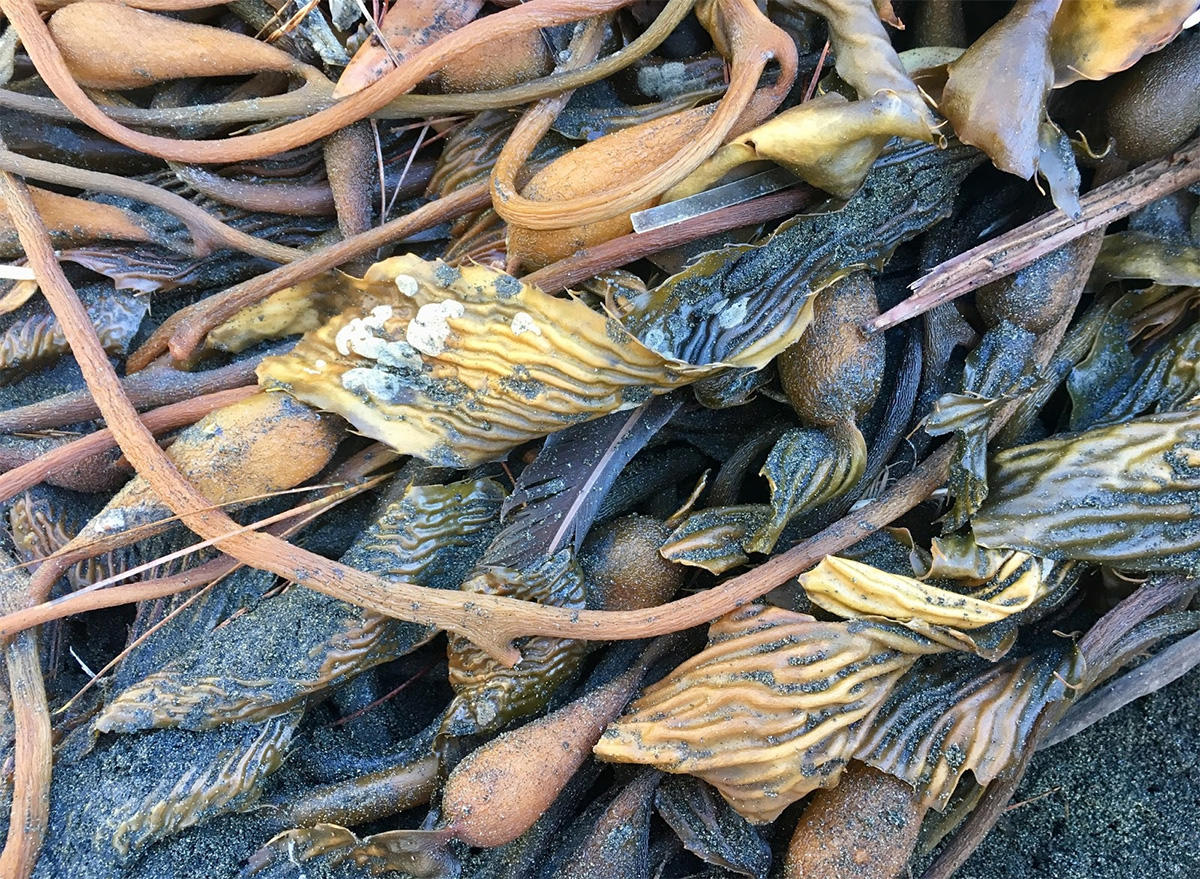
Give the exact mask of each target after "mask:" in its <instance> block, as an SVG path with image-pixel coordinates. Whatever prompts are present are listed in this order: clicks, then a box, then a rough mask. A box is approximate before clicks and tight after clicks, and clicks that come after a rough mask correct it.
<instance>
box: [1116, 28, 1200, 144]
mask: <svg viewBox="0 0 1200 879" xmlns="http://www.w3.org/2000/svg"><path fill="white" fill-rule="evenodd" d="M1105 122H1106V126H1107V130H1108V133H1109V135H1111V136H1112V137H1113V139H1115V140H1116V144H1117V147H1116V149H1117V154H1118V155H1119V156H1121V158H1123V159H1127V160H1128V161H1130V162H1147V161H1149V160H1151V159H1156V158H1158V157H1159V156H1163V155H1166V154H1167V153H1169V152H1171V151H1172V150H1174V149H1175V148H1177V147H1178V146H1180V145H1181V144H1182V143H1183V142H1184V141H1186V140H1187V139H1188V137H1189V136H1190V135H1191V134H1192V132H1194V131H1195V130H1196V129H1197V128H1198V127H1200V34H1184V35H1182V36H1180V37H1179V38H1178V39H1176V40H1175V42H1173V43H1172V44H1171V45H1169V46H1167V47H1166V48H1165V49H1163V50H1162V51H1161V52H1155V53H1154V54H1153V55H1148V56H1147V57H1146V58H1144V59H1142V61H1140V62H1139V63H1138V64H1137V66H1136V67H1134V68H1132V69H1130V70H1127V71H1125V72H1124V73H1120V74H1118V75H1117V76H1115V77H1113V80H1112V98H1111V100H1110V101H1109V104H1108V108H1107V110H1106V112H1105Z"/></svg>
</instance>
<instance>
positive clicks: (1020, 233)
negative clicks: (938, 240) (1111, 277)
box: [867, 138, 1200, 332]
mask: <svg viewBox="0 0 1200 879" xmlns="http://www.w3.org/2000/svg"><path fill="white" fill-rule="evenodd" d="M1196 182H1200V138H1196V139H1194V140H1192V141H1190V142H1188V143H1186V144H1184V145H1183V146H1182V147H1180V148H1179V149H1178V150H1177V151H1176V152H1174V153H1172V154H1171V155H1169V156H1167V157H1165V158H1162V159H1158V160H1157V161H1154V162H1150V163H1148V164H1145V165H1141V166H1139V167H1137V168H1135V169H1133V170H1132V171H1130V172H1129V173H1128V174H1125V175H1124V176H1122V177H1118V178H1117V179H1116V180H1112V181H1110V182H1108V183H1105V184H1104V185H1103V186H1099V187H1097V188H1096V189H1093V190H1092V191H1091V192H1089V193H1088V194H1087V195H1085V196H1084V197H1083V198H1081V199H1080V207H1081V208H1082V209H1083V214H1082V217H1081V219H1080V220H1078V221H1075V220H1072V219H1071V218H1070V217H1068V216H1067V215H1066V214H1064V213H1062V212H1061V211H1058V210H1054V211H1051V212H1049V213H1047V214H1042V216H1040V217H1038V218H1037V219H1035V220H1030V221H1029V222H1028V223H1025V224H1024V225H1022V226H1018V227H1017V228H1016V229H1013V230H1012V231H1011V232H1006V233H1005V234H1003V235H1000V236H997V237H996V238H993V239H992V240H991V241H986V242H984V243H983V244H980V245H979V246H978V247H973V248H971V249H970V250H967V251H964V252H963V253H960V254H958V256H955V257H952V258H950V259H948V260H946V261H945V262H944V263H942V264H941V265H939V266H935V267H934V268H933V269H931V270H930V271H929V273H928V274H927V275H925V276H924V277H923V278H918V279H917V280H916V281H914V282H913V283H912V285H911V287H910V288H911V289H912V291H913V295H912V296H911V297H909V298H908V299H905V300H904V301H903V302H901V303H900V304H898V305H896V306H895V307H893V308H891V309H889V310H887V311H885V312H884V313H883V314H881V315H880V316H879V317H877V318H875V319H874V320H873V321H871V322H870V323H869V324H867V330H868V332H878V331H880V330H886V329H888V328H889V327H894V326H896V324H899V323H903V322H904V321H906V320H908V319H909V318H913V317H916V316H917V315H920V314H924V313H925V312H927V311H929V310H930V309H931V308H936V307H937V306H939V305H941V304H942V303H943V302H950V301H951V300H953V299H957V298H958V297H959V296H962V295H963V294H965V293H970V292H971V291H972V290H976V289H978V288H980V287H982V286H983V285H984V284H988V283H991V282H992V281H995V280H997V279H998V278H1003V277H1004V276H1006V275H1011V274H1013V273H1014V272H1017V271H1019V270H1021V269H1023V268H1025V266H1027V265H1029V264H1030V263H1032V262H1033V261H1034V260H1036V259H1038V258H1039V257H1042V256H1045V255H1046V254H1047V253H1050V252H1051V251H1053V250H1057V249H1058V248H1060V247H1062V246H1063V245H1064V244H1066V243H1067V242H1069V241H1073V240H1075V239H1076V238H1078V237H1080V236H1081V235H1085V234H1087V233H1088V232H1091V231H1092V230H1093V229H1103V228H1104V227H1105V226H1107V225H1109V224H1110V223H1114V222H1116V221H1117V220H1119V219H1121V218H1122V217H1126V216H1128V215H1129V214H1132V213H1133V212H1134V211H1136V210H1138V209H1139V208H1143V207H1145V206H1146V205H1148V204H1150V203H1151V202H1153V201H1157V200H1158V199H1160V198H1162V197H1164V196H1166V195H1170V194H1171V193H1172V192H1176V191H1178V190H1180V189H1183V188H1184V187H1185V186H1191V185H1192V184H1193V183H1196Z"/></svg>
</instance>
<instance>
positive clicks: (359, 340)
mask: <svg viewBox="0 0 1200 879" xmlns="http://www.w3.org/2000/svg"><path fill="white" fill-rule="evenodd" d="M391 316H392V307H391V306H390V305H376V306H375V307H374V308H372V309H371V313H370V314H369V315H367V316H366V317H356V318H354V319H352V320H351V321H350V322H349V323H347V324H346V325H345V326H344V327H342V328H341V329H340V330H338V331H337V335H336V336H335V337H334V340H333V344H334V345H335V346H337V350H338V353H339V354H341V355H342V356H343V357H349V356H350V353H351V352H353V353H355V354H358V355H360V356H362V357H371V358H374V356H375V353H374V352H375V349H376V348H377V347H378V345H379V343H380V341H382V340H381V339H379V337H378V336H376V335H375V331H376V330H382V329H383V324H384V322H385V321H387V320H388V319H389V318H391Z"/></svg>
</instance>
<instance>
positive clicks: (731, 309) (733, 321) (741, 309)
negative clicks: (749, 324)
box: [717, 296, 750, 330]
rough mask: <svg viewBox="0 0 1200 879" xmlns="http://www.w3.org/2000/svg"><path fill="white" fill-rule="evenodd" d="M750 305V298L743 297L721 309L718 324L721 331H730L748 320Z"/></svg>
mask: <svg viewBox="0 0 1200 879" xmlns="http://www.w3.org/2000/svg"><path fill="white" fill-rule="evenodd" d="M749 304H750V297H749V296H743V297H742V298H741V299H739V300H738V301H737V302H735V303H733V304H732V305H726V306H725V307H724V308H723V309H721V313H720V315H718V316H717V323H718V324H720V326H721V329H723V330H728V329H732V328H733V327H736V326H737V325H738V324H740V323H741V322H742V321H744V320H745V319H746V311H747V309H748V306H749Z"/></svg>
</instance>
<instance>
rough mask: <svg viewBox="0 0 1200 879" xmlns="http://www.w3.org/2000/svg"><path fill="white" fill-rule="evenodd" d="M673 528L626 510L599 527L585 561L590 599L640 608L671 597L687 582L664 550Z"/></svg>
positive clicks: (586, 548)
mask: <svg viewBox="0 0 1200 879" xmlns="http://www.w3.org/2000/svg"><path fill="white" fill-rule="evenodd" d="M670 534H671V529H669V528H668V527H667V526H666V525H664V524H663V523H662V522H660V521H659V520H658V519H653V518H650V517H649V516H638V515H633V516H625V517H623V518H621V519H617V520H616V521H614V522H611V523H608V524H606V525H603V526H601V527H600V528H597V529H596V530H595V531H594V532H593V533H592V536H591V537H589V538H588V541H587V543H586V544H585V545H584V548H583V553H582V556H581V558H580V562H581V563H582V565H583V572H584V578H585V580H586V581H587V589H588V605H589V606H591V607H598V608H602V609H603V610H637V609H639V608H644V607H656V606H657V605H660V604H663V603H664V602H666V601H669V600H670V598H671V596H673V595H674V594H675V593H676V592H677V591H678V589H679V587H680V586H681V585H683V568H682V567H681V566H679V565H677V564H675V563H674V562H669V561H667V560H666V559H664V558H663V557H662V556H661V555H659V552H658V550H659V547H661V546H662V545H663V544H664V543H665V542H666V540H667V538H668V537H669V536H670Z"/></svg>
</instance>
